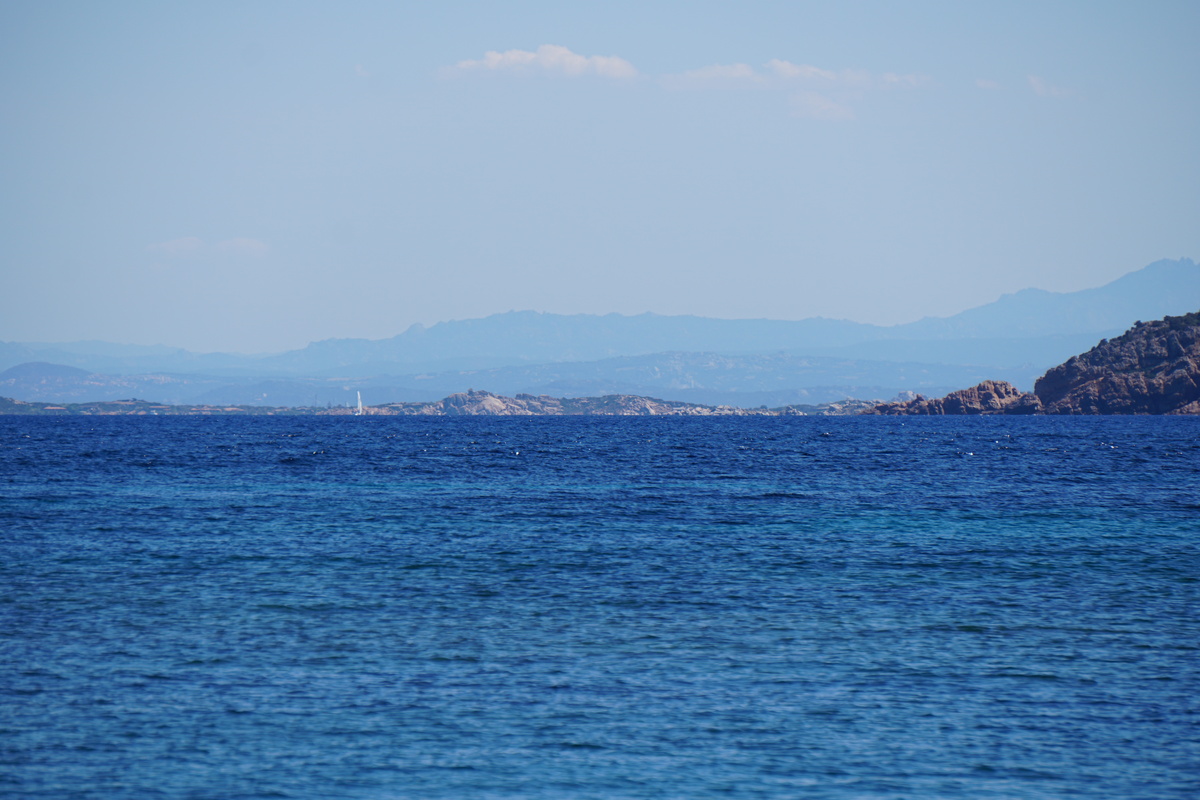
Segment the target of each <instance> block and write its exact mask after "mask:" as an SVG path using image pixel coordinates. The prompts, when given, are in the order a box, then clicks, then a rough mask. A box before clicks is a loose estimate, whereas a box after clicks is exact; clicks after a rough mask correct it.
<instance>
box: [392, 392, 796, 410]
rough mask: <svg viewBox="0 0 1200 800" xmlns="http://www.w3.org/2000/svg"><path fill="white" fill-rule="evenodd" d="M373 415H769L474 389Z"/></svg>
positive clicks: (622, 397)
mask: <svg viewBox="0 0 1200 800" xmlns="http://www.w3.org/2000/svg"><path fill="white" fill-rule="evenodd" d="M371 413H375V414H405V415H417V416H445V417H459V416H494V417H517V416H521V417H524V416H534V415H537V416H579V415H606V416H692V417H712V416H749V415H758V414H767V413H778V412H768V411H767V410H766V409H761V410H760V409H742V408H734V407H732V406H701V405H694V404H692V403H683V402H677V401H671V400H656V399H654V398H651V397H638V396H635V395H626V394H618V395H607V396H605V397H577V398H570V397H566V398H564V397H549V396H546V395H538V396H534V395H530V394H518V395H517V396H516V397H503V396H501V395H497V394H492V393H491V392H480V391H475V390H474V389H472V390H470V391H467V392H459V393H457V394H452V395H450V396H449V397H447V398H445V399H443V400H438V401H436V402H432V403H391V404H388V405H383V406H374V407H372V409H371Z"/></svg>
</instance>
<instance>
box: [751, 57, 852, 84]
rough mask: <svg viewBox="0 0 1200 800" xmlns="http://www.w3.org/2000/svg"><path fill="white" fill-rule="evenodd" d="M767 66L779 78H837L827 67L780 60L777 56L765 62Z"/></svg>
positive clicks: (828, 79)
mask: <svg viewBox="0 0 1200 800" xmlns="http://www.w3.org/2000/svg"><path fill="white" fill-rule="evenodd" d="M767 68H768V69H769V70H771V71H772V72H774V73H775V74H776V75H778V76H779V77H781V78H799V79H801V80H825V81H833V80H836V79H837V73H836V72H831V71H830V70H827V69H821V68H820V67H814V66H812V65H811V64H793V63H792V62H791V61H782V60H780V59H778V58H772V59H771V60H770V61H768V62H767Z"/></svg>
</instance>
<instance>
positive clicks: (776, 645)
mask: <svg viewBox="0 0 1200 800" xmlns="http://www.w3.org/2000/svg"><path fill="white" fill-rule="evenodd" d="M0 446H2V449H0V796H3V797H5V798H10V797H11V798H54V799H55V800H59V799H64V800H67V799H70V798H104V799H105V800H109V799H112V798H138V799H140V798H212V799H213V800H236V799H239V798H246V799H247V800H250V799H251V798H328V799H330V800H333V799H336V798H355V799H358V798H372V799H375V798H379V799H384V798H428V799H430V800H436V799H439V798H466V799H472V798H481V799H482V798H487V799H488V800H492V799H495V800H500V799H501V798H504V799H507V798H533V799H537V798H656V799H658V798H688V799H698V798H818V799H819V798H831V799H837V800H843V799H845V800H849V799H850V798H856V799H874V798H919V799H921V800H924V799H926V798H971V799H972V800H983V799H986V798H1021V799H1022V800H1025V799H1028V798H1033V799H1036V798H1115V799H1119V800H1134V799H1136V798H1147V800H1163V799H1168V798H1189V799H1190V798H1195V797H1198V796H1200V419H1198V418H1185V417H723V418H720V417H718V418H687V417H525V418H521V417H515V418H513V417H505V418H489V417H459V418H441V417H433V418H408V417H375V416H360V417H354V416H343V417H299V416H296V417H252V418H239V417H234V416H213V417H199V416H193V417H166V416H163V417H18V416H6V417H0Z"/></svg>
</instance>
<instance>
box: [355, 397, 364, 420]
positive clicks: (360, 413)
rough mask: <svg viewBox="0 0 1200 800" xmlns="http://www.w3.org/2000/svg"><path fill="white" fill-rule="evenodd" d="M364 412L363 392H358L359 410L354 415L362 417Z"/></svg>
mask: <svg viewBox="0 0 1200 800" xmlns="http://www.w3.org/2000/svg"><path fill="white" fill-rule="evenodd" d="M362 413H363V407H362V392H359V393H358V410H357V411H355V412H354V416H356V417H361V416H362Z"/></svg>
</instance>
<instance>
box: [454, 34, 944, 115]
mask: <svg viewBox="0 0 1200 800" xmlns="http://www.w3.org/2000/svg"><path fill="white" fill-rule="evenodd" d="M447 72H449V73H463V72H511V73H522V72H525V73H530V72H545V73H555V74H560V75H568V76H578V75H599V76H603V77H609V78H634V77H637V76H638V72H637V70H636V69H634V67H633V65H632V64H631V63H629V62H628V61H626V60H625V59H623V58H621V57H619V56H584V55H580V54H578V53H575V52H572V51H571V50H570V49H568V48H566V47H562V46H560V45H550V44H544V45H542V46H541V47H539V48H537V50H505V51H503V52H502V51H499V50H490V51H488V52H487V53H485V54H484V56H483V58H481V59H476V60H468V61H460V62H458V64H456V65H455V66H453V67H450V68H448V69H447ZM927 80H928V79H927V78H925V77H924V76H922V75H916V74H903V73H897V72H884V73H881V74H873V73H871V72H869V71H867V70H860V69H840V70H834V69H827V68H824V67H818V66H815V65H813V64H802V63H796V62H793V61H786V60H784V59H779V58H773V59H771V60H770V61H767V62H766V63H765V64H762V65H761V66H760V67H757V68H756V67H753V66H751V65H750V64H745V63H741V62H736V63H732V64H709V65H708V66H704V67H699V68H696V69H691V70H685V71H683V72H676V73H672V74H667V75H660V76H658V79H657V83H658V85H659V86H661V87H663V88H666V89H709V88H711V89H722V88H724V89H738V88H745V89H750V88H754V89H761V90H775V91H779V92H785V93H787V95H788V96H789V102H790V105H791V109H792V113H793V114H794V115H795V116H799V117H807V118H810V119H821V120H848V119H853V118H854V116H855V114H854V104H856V103H858V102H859V101H861V99H862V97H863V95H864V94H865V93H867V92H872V91H879V90H888V89H911V88H915V87H919V86H921V85H922V84H924V83H926V82H927Z"/></svg>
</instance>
